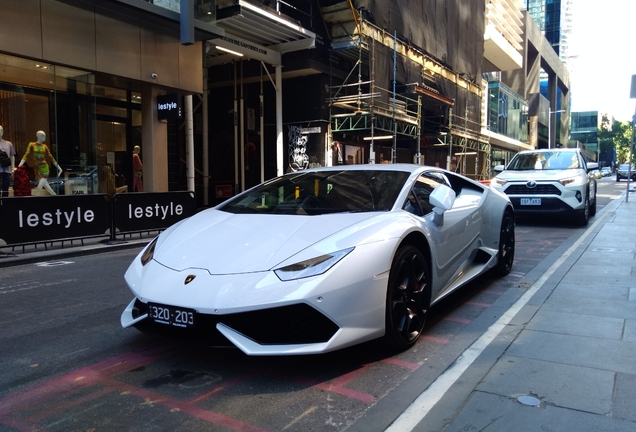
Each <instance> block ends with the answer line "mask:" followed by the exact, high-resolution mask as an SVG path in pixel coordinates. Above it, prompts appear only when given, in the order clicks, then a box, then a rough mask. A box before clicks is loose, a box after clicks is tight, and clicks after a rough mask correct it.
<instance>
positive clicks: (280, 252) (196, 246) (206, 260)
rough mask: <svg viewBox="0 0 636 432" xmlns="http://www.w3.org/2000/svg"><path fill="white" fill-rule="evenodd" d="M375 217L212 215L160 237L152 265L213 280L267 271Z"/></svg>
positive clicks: (199, 216) (202, 215) (201, 216)
mask: <svg viewBox="0 0 636 432" xmlns="http://www.w3.org/2000/svg"><path fill="white" fill-rule="evenodd" d="M374 215H377V213H338V214H329V215H320V216H304V215H303V216H301V215H252V214H232V213H227V212H222V211H219V210H214V209H211V210H207V211H204V212H201V213H198V214H197V215H195V216H192V217H191V218H189V219H188V220H186V221H184V222H183V223H181V224H180V225H179V226H178V227H176V228H175V229H172V230H170V232H169V233H166V234H167V235H162V236H160V238H159V242H158V243H157V246H156V248H155V252H154V259H155V260H156V261H157V262H159V263H160V264H162V265H164V266H166V267H169V268H171V269H174V270H177V271H182V270H185V269H187V268H200V269H205V270H207V271H208V272H209V273H210V274H213V275H219V274H237V273H251V272H259V271H268V270H271V269H272V268H273V267H275V266H276V265H277V264H279V263H281V262H282V261H284V260H285V259H287V258H290V257H291V256H293V255H295V254H296V253H298V252H300V251H302V250H303V249H306V248H307V247H309V246H311V245H313V244H315V243H316V242H319V241H320V240H323V239H325V238H327V237H329V236H331V235H332V234H335V233H336V232H338V231H340V230H342V229H344V228H346V227H348V226H351V225H354V224H356V223H359V222H361V221H363V220H365V219H368V218H370V217H373V216H374Z"/></svg>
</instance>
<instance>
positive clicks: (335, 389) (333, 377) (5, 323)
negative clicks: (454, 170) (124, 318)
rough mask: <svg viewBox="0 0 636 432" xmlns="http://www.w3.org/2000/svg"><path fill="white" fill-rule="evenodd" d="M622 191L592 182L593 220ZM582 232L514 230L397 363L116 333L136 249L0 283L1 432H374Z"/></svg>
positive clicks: (365, 355)
mask: <svg viewBox="0 0 636 432" xmlns="http://www.w3.org/2000/svg"><path fill="white" fill-rule="evenodd" d="M625 187H626V183H616V182H615V180H614V178H613V177H608V178H604V179H601V180H599V204H598V210H599V211H600V210H601V209H602V207H603V206H604V205H606V204H607V203H608V202H609V201H610V200H611V199H613V198H614V197H616V196H618V195H620V193H621V192H623V191H624V190H625ZM634 199H636V198H634ZM580 232H581V230H580V228H578V227H571V226H569V225H568V224H567V223H558V222H554V221H534V220H533V221H519V222H518V224H517V230H516V236H517V249H516V259H515V265H514V267H513V271H512V273H511V274H510V275H508V276H507V277H505V278H501V279H499V278H494V277H492V276H485V277H482V278H480V279H479V280H477V281H475V282H474V283H471V284H470V285H469V286H467V287H466V288H465V289H463V290H461V291H460V292H458V293H456V294H454V295H452V296H451V297H449V298H448V299H446V300H445V301H444V302H442V303H441V304H439V305H437V306H436V307H435V308H434V309H433V310H432V312H431V316H430V319H429V322H428V324H427V328H426V330H425V333H424V334H423V336H422V337H421V338H420V340H419V341H418V343H417V344H416V345H415V347H414V348H413V349H411V350H408V351H405V352H401V353H390V352H386V351H385V350H383V348H382V347H381V346H379V345H378V344H377V343H374V342H371V343H367V344H363V345H360V346H357V347H352V348H349V349H346V350H343V351H340V352H336V353H331V354H327V355H321V356H303V357H283V358H280V357H279V358H271V357H265V358H262V357H261V358H258V357H256V358H255V357H247V356H245V355H243V354H242V353H241V352H240V351H238V350H236V349H211V348H205V347H198V346H190V345H185V344H181V343H177V342H172V341H167V340H164V339H160V338H155V337H150V336H147V335H143V334H141V333H139V332H137V331H136V330H134V329H122V328H121V326H120V324H119V316H120V314H121V311H122V310H123V309H124V307H125V306H126V305H127V304H128V302H129V301H130V300H131V298H132V297H131V294H130V292H129V291H128V289H127V288H126V286H125V284H124V282H123V274H124V272H125V270H126V268H127V266H128V264H129V263H130V262H131V260H132V259H133V258H134V256H135V255H136V253H137V252H138V251H139V249H130V250H122V251H116V252H109V253H104V254H98V255H90V256H84V257H77V258H69V259H64V260H59V261H49V262H46V263H39V264H28V265H23V266H16V267H10V268H4V269H0V328H1V329H2V330H1V331H0V347H2V353H1V354H0V355H1V356H2V357H1V358H2V361H1V362H0V431H12V430H50V431H69V430H94V431H117V430H125V431H137V430H138V431H155V430H156V431H175V430H187V431H204V430H205V431H211V430H214V431H216V430H218V431H225V430H237V431H342V430H345V429H350V430H362V429H365V430H373V426H372V425H371V426H369V425H368V424H367V423H365V421H364V418H365V415H366V414H367V413H368V412H369V411H370V410H376V411H377V410H378V409H385V410H390V409H391V407H392V406H393V407H397V406H399V405H400V403H402V402H403V401H398V400H397V398H398V397H399V396H396V395H395V394H394V393H391V390H393V389H394V388H396V387H397V386H398V385H400V384H401V383H404V382H406V381H408V380H410V379H413V377H415V376H417V377H418V378H417V379H418V382H415V383H413V385H415V386H416V387H421V389H422V390H423V389H424V388H425V387H426V385H427V383H428V382H432V380H434V379H435V378H436V377H437V376H438V375H439V374H440V373H441V372H442V371H443V369H444V367H445V366H444V365H447V364H450V363H451V362H452V361H454V359H455V358H456V357H457V356H458V355H459V354H460V353H461V352H462V349H465V348H466V347H467V346H469V345H470V343H471V341H472V340H474V339H475V338H476V337H478V336H479V331H480V329H484V330H485V328H487V323H488V322H489V320H492V319H494V317H495V316H496V315H497V314H499V313H500V311H499V310H498V309H495V307H494V306H493V305H494V304H495V303H496V302H497V304H501V303H502V302H503V303H505V302H512V301H514V299H515V298H517V297H518V296H519V295H521V293H522V292H523V291H524V289H525V288H527V286H529V285H530V284H531V283H532V281H530V280H527V279H525V278H524V277H525V275H526V274H527V273H528V272H529V271H530V270H532V269H533V268H534V267H535V266H536V265H537V264H538V263H539V262H541V261H542V260H543V259H544V258H545V257H546V256H547V255H548V254H549V253H550V252H552V251H553V250H554V249H555V248H557V247H558V246H559V245H560V244H562V243H563V242H564V241H565V240H567V239H568V238H570V237H571V236H573V235H578V234H579V233H580ZM508 298H509V299H510V300H508ZM482 322H483V323H482ZM416 371H417V372H418V373H417V374H415V372H416ZM393 402H395V403H393ZM395 409H397V408H395ZM376 414H377V413H376ZM363 425H364V427H363Z"/></svg>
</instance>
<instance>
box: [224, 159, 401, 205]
mask: <svg viewBox="0 0 636 432" xmlns="http://www.w3.org/2000/svg"><path fill="white" fill-rule="evenodd" d="M408 176H409V173H407V172H402V171H373V170H368V171H364V170H343V171H319V172H297V173H293V174H288V175H285V176H283V177H279V178H276V179H274V180H272V181H269V182H266V183H263V184H262V185H259V186H256V187H255V188H253V189H251V190H249V191H247V192H246V193H244V194H241V195H238V196H236V197H235V198H233V199H230V200H229V201H227V202H226V203H224V204H223V205H222V206H221V207H219V210H221V211H225V212H229V213H258V214H297V215H319V214H325V213H339V212H370V211H388V210H391V209H392V208H393V204H394V203H395V200H396V199H397V196H398V194H399V193H400V191H401V190H402V187H403V186H404V182H405V181H406V179H407V178H408Z"/></svg>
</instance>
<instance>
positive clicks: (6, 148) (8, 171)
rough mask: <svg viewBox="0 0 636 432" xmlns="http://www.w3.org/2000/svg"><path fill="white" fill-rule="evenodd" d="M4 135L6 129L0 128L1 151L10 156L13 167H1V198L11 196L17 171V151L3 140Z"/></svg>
mask: <svg viewBox="0 0 636 432" xmlns="http://www.w3.org/2000/svg"><path fill="white" fill-rule="evenodd" d="M2 135H4V129H3V128H2V126H0V150H2V151H3V152H5V153H6V154H7V156H9V159H10V160H11V165H9V166H7V167H3V166H0V198H4V197H8V196H9V183H10V182H11V175H12V174H13V171H14V170H15V149H14V148H13V144H11V143H10V142H9V141H5V140H4V139H2Z"/></svg>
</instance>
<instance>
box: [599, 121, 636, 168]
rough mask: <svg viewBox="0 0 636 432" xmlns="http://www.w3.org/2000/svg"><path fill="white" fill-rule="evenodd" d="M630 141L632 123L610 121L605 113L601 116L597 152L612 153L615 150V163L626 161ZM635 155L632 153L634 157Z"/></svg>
mask: <svg viewBox="0 0 636 432" xmlns="http://www.w3.org/2000/svg"><path fill="white" fill-rule="evenodd" d="M631 141H632V125H631V123H630V122H621V121H618V120H614V119H613V121H612V122H610V120H609V119H608V117H607V115H606V114H603V116H602V117H601V124H600V125H599V132H598V143H599V152H600V153H601V154H603V153H613V151H614V149H615V150H616V163H617V164H620V163H623V162H627V159H629V146H630V144H631ZM634 156H636V155H632V158H634Z"/></svg>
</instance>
